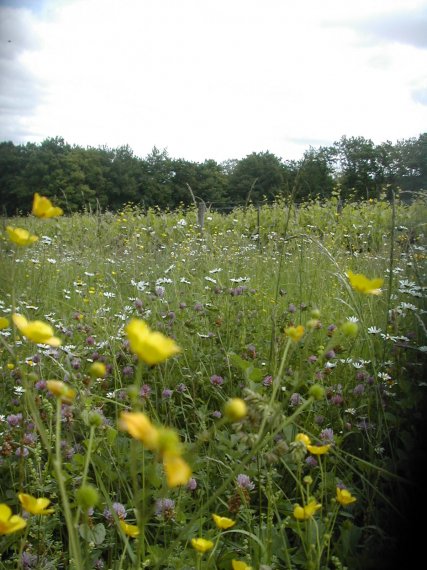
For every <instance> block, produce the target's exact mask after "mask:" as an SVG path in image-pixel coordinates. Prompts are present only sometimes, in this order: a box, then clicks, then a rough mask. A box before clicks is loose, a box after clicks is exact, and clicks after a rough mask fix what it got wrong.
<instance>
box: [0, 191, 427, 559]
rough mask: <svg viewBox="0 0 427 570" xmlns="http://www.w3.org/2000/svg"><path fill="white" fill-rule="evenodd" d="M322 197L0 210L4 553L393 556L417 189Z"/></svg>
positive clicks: (418, 339) (420, 214)
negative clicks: (216, 205)
mask: <svg viewBox="0 0 427 570" xmlns="http://www.w3.org/2000/svg"><path fill="white" fill-rule="evenodd" d="M337 205H338V202H337V198H332V199H330V200H328V201H326V202H319V201H312V202H309V203H307V204H302V205H299V206H295V205H292V204H288V203H286V202H285V201H280V200H279V201H277V202H276V203H274V204H270V205H268V204H265V205H263V206H262V207H261V208H259V209H258V208H255V207H253V206H248V207H245V208H237V209H235V210H233V211H231V212H229V213H226V214H225V213H220V212H216V211H207V212H206V216H205V220H204V226H203V228H201V227H200V226H199V224H198V221H197V212H196V210H195V209H187V210H184V209H182V210H179V209H178V210H175V211H172V212H166V213H165V212H161V211H158V210H156V209H150V210H148V211H141V210H140V209H138V208H137V207H134V206H131V205H129V206H127V207H125V208H123V209H122V210H121V211H120V212H118V213H111V212H103V213H80V214H73V215H69V216H56V215H54V214H57V213H58V212H55V211H53V210H43V208H42V209H41V210H40V211H37V208H36V209H35V214H36V215H31V216H26V217H21V218H9V219H3V220H2V228H1V236H0V258H1V272H0V325H1V326H0V328H1V330H0V376H1V382H0V402H1V404H0V503H1V504H0V556H1V558H0V568H1V569H5V570H7V569H12V568H13V569H15V568H21V569H43V570H49V569H58V568H60V569H67V568H70V569H73V570H80V569H103V568H104V569H114V570H119V569H123V570H125V569H140V568H150V569H151V568H152V569H155V568H156V569H175V570H189V569H208V568H210V569H219V570H229V569H233V570H249V569H250V568H251V569H252V570H258V569H259V570H270V569H271V570H279V569H286V570H301V569H304V570H326V569H328V570H344V569H345V568H347V569H349V570H368V569H370V568H372V569H374V568H391V567H394V566H390V565H389V564H390V560H392V559H395V560H397V558H398V557H399V556H401V555H402V536H403V535H402V529H405V528H406V525H410V524H411V525H414V523H413V518H412V514H411V513H412V510H421V511H422V510H423V507H422V500H421V497H420V495H421V492H420V491H419V489H418V486H417V484H418V476H419V471H418V467H419V461H420V460H421V459H422V457H421V455H422V453H423V451H422V450H423V448H422V447H421V442H422V441H423V437H422V436H421V435H420V429H421V427H422V422H423V412H424V408H425V390H426V386H427V383H426V382H425V380H424V378H423V370H425V369H423V365H424V364H425V358H426V352H427V338H426V326H425V314H426V307H425V296H426V295H425V293H426V280H425V277H426V263H425V261H426V255H427V254H426V220H427V216H426V214H427V207H426V199H425V195H424V196H423V195H422V194H420V195H419V196H418V197H417V198H416V199H415V200H414V201H412V202H411V203H405V202H402V201H400V199H399V198H398V197H397V198H396V200H395V201H394V202H393V203H390V202H389V201H387V200H385V199H384V200H370V201H368V202H357V203H356V202H355V203H347V204H345V205H344V207H343V208H342V210H341V209H339V208H337ZM48 206H49V205H48ZM49 207H50V206H49ZM46 212H47V215H46ZM49 212H50V214H49ZM40 214H41V215H40ZM43 218H45V219H43ZM17 228H21V229H24V230H26V231H28V232H29V233H28V234H26V233H24V234H23V233H22V232H21V233H20V232H19V231H18V230H17ZM31 236H37V238H38V239H37V240H36V239H35V238H34V239H32V238H31ZM417 458H418V459H417ZM419 493H420V495H419ZM414 497H415V498H416V499H417V500H416V502H415V504H414V503H413V502H412V501H413V500H414ZM411 528H412V530H411V533H410V534H412V536H415V535H416V530H414V528H413V526H412V527H411ZM406 545H407V549H406V550H404V555H405V556H407V557H408V560H409V555H410V552H409V551H410V549H411V548H412V546H413V545H412V543H411V544H409V543H406ZM407 567H410V566H407Z"/></svg>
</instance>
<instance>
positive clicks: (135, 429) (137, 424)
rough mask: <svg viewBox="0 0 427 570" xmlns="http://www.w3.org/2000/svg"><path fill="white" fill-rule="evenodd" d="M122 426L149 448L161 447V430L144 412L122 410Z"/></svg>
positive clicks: (153, 449) (154, 449)
mask: <svg viewBox="0 0 427 570" xmlns="http://www.w3.org/2000/svg"><path fill="white" fill-rule="evenodd" d="M120 428H121V429H122V430H124V431H127V432H128V433H129V434H130V435H131V436H132V437H133V438H135V439H138V440H139V441H141V442H142V443H143V444H144V446H145V447H146V448H147V449H150V450H151V451H156V450H157V449H158V447H159V430H158V429H157V428H156V427H155V426H154V425H153V424H152V423H151V421H150V419H149V418H148V416H147V415H145V414H144V413H143V412H122V413H121V414H120Z"/></svg>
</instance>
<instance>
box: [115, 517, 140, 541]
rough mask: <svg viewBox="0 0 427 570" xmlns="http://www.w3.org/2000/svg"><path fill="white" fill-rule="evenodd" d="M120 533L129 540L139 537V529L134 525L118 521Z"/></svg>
mask: <svg viewBox="0 0 427 570" xmlns="http://www.w3.org/2000/svg"><path fill="white" fill-rule="evenodd" d="M119 524H120V528H121V529H122V531H123V532H124V533H125V534H126V535H127V536H130V537H131V538H136V537H137V536H138V535H139V528H138V527H137V526H136V525H134V524H127V523H125V522H124V521H119Z"/></svg>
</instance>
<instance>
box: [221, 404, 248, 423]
mask: <svg viewBox="0 0 427 570" xmlns="http://www.w3.org/2000/svg"><path fill="white" fill-rule="evenodd" d="M247 413H248V409H247V406H246V403H245V402H244V400H242V399H241V398H231V399H230V400H228V402H226V403H225V404H224V417H226V418H227V420H229V421H230V422H238V421H239V420H242V419H243V418H244V417H245V416H246V414H247Z"/></svg>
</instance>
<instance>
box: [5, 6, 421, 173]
mask: <svg viewBox="0 0 427 570" xmlns="http://www.w3.org/2000/svg"><path fill="white" fill-rule="evenodd" d="M426 131H427V0H22V1H21V0H0V141H6V140H11V141H13V142H14V143H25V142H28V141H32V142H41V141H42V140H44V139H45V138H47V137H55V136H61V137H63V138H64V139H65V141H66V142H68V143H70V144H77V145H81V146H94V147H98V146H101V145H107V146H109V147H113V148H115V147H118V146H121V145H125V144H128V145H129V146H130V147H131V148H132V149H133V150H134V152H135V154H136V155H137V156H140V157H144V156H146V155H147V154H149V153H150V151H151V149H152V148H153V147H154V146H157V148H160V149H163V148H166V149H167V151H168V153H169V155H170V156H171V157H173V158H185V159H187V160H194V161H197V162H202V161H203V160H205V159H208V158H213V159H215V160H217V161H219V162H221V161H223V160H226V159H231V158H242V157H244V156H246V155H247V154H250V153H251V152H262V151H267V150H268V151H270V152H273V153H274V154H276V155H277V156H279V157H281V158H284V159H299V158H302V155H303V153H304V151H305V150H307V149H308V148H309V147H310V146H314V147H316V148H317V147H319V146H321V145H331V144H332V143H333V142H335V141H337V140H339V139H340V138H341V136H342V135H347V136H364V137H366V138H371V139H372V140H373V141H374V142H375V143H378V144H379V143H381V142H384V141H386V140H390V141H392V142H396V141H397V140H401V139H405V138H410V137H418V135H419V134H420V133H422V132H426Z"/></svg>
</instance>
